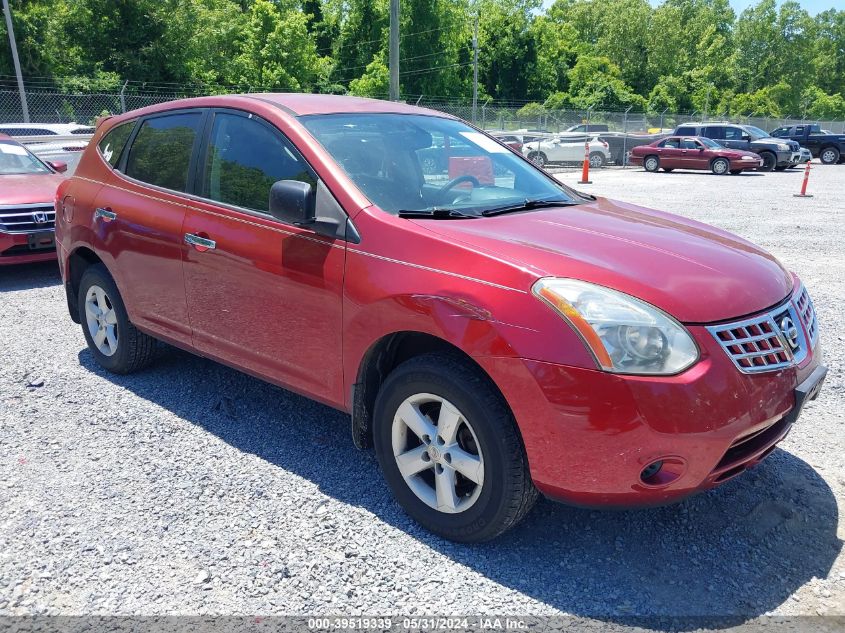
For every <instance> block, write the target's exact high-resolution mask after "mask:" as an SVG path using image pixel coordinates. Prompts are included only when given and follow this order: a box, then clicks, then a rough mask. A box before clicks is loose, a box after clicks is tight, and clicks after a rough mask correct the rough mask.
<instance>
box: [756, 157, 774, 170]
mask: <svg viewBox="0 0 845 633" xmlns="http://www.w3.org/2000/svg"><path fill="white" fill-rule="evenodd" d="M760 158H762V159H763V164H762V165H760V166H759V167H758V168H757V171H773V170H774V168H775V167H777V164H778V157H777V156H775V155H774V154H772V153H771V152H760Z"/></svg>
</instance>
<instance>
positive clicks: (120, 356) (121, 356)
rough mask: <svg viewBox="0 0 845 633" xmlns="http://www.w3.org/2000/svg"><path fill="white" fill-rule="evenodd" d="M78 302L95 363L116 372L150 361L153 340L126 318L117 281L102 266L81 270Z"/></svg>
mask: <svg viewBox="0 0 845 633" xmlns="http://www.w3.org/2000/svg"><path fill="white" fill-rule="evenodd" d="M78 305H79V321H80V323H82V332H83V334H84V335H85V341H86V342H87V343H88V348H89V349H90V350H91V354H92V355H93V356H94V360H96V361H97V363H98V364H99V365H101V366H102V367H104V368H105V369H108V370H109V371H112V372H114V373H116V374H129V373H132V372H134V371H137V370H139V369H142V368H144V367H146V366H147V365H149V364H150V362H151V361H152V359H153V356H154V354H155V345H156V341H155V339H154V338H152V337H151V336H148V335H147V334H144V333H143V332H141V331H140V330H138V329H137V328H136V327H135V326H134V325H132V323H131V321H129V317H128V315H127V313H126V307H125V306H124V305H123V299H122V298H121V296H120V293H119V292H118V290H117V285H115V283H114V280H113V279H112V278H111V275H109V273H108V271H107V270H106V268H105V267H104V266H102V265H100V264H97V265H95V266H91V267H89V268H87V269H86V270H85V272H84V273H83V275H82V279H81V280H80V283H79V298H78Z"/></svg>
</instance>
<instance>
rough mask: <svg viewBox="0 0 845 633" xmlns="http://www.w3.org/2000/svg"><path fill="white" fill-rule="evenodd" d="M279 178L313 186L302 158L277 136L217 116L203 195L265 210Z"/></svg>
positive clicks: (254, 124)
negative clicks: (271, 190)
mask: <svg viewBox="0 0 845 633" xmlns="http://www.w3.org/2000/svg"><path fill="white" fill-rule="evenodd" d="M278 180H300V181H302V182H307V183H310V184H312V185H316V183H317V179H316V177H315V175H314V173H313V172H312V171H311V168H310V167H309V166H308V164H307V163H306V162H305V160H304V159H303V158H302V157H301V156H300V155H299V152H297V151H296V149H294V147H293V145H292V144H291V143H290V141H288V140H287V139H286V138H285V137H284V136H282V134H281V133H279V132H276V131H274V130H273V129H271V128H270V127H269V126H268V125H265V124H264V123H261V122H259V121H256V120H255V119H250V118H247V117H245V116H241V115H237V114H216V115H215V116H214V125H213V126H212V128H211V138H210V139H209V142H208V151H207V152H206V158H205V170H204V175H203V183H202V195H203V197H205V198H209V199H211V200H216V201H218V202H224V203H226V204H232V205H235V206H238V207H244V208H246V209H253V210H255V211H263V212H266V211H268V209H269V200H270V187H272V186H273V183H274V182H276V181H278Z"/></svg>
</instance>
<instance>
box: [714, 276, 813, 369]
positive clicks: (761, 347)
mask: <svg viewBox="0 0 845 633" xmlns="http://www.w3.org/2000/svg"><path fill="white" fill-rule="evenodd" d="M802 297H806V299H803V300H802ZM801 307H803V311H802V309H801ZM799 314H800V315H801V316H800V317H799ZM810 323H812V327H811V326H810ZM802 324H803V327H802ZM805 328H806V331H807V332H808V333H809V334H810V344H809V345H808V344H807V337H806V336H805V334H804V332H805ZM707 329H708V330H709V331H710V333H711V334H712V335H713V337H714V338H715V339H716V340H717V341H718V342H719V345H721V346H722V349H724V350H725V353H726V354H727V355H728V356H729V357H730V359H731V360H732V361H733V363H734V365H736V366H737V368H738V369H739V370H740V371H741V372H743V373H746V374H753V373H758V372H762V371H772V370H775V369H782V368H784V367H789V366H791V365H797V364H799V363H801V362H802V361H803V360H804V358H806V356H807V352H808V351H809V348H812V347H815V343H816V340H817V339H818V333H817V327H816V325H815V313H814V311H813V308H812V302H810V296H809V294H807V290H806V289H805V288H804V287H803V286H801V288H800V289H799V290H798V292H797V293H796V294H795V299H794V301H793V300H790V301H788V302H787V303H785V304H783V305H781V306H779V307H777V308H775V309H774V310H771V311H769V312H767V313H765V314H761V315H759V316H756V317H753V318H751V319H745V320H743V321H736V322H734V323H724V324H721V325H711V326H708V327H707Z"/></svg>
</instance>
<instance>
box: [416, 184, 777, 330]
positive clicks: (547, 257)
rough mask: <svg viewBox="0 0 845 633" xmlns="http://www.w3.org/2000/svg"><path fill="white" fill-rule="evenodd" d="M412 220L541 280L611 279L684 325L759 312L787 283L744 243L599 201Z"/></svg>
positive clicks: (768, 259) (757, 251) (765, 256)
mask: <svg viewBox="0 0 845 633" xmlns="http://www.w3.org/2000/svg"><path fill="white" fill-rule="evenodd" d="M418 223H419V224H421V225H422V226H425V227H426V228H428V229H429V230H431V231H434V232H436V233H439V234H441V235H444V236H448V237H449V238H450V239H453V240H458V241H461V242H463V243H465V244H468V245H471V246H473V247H475V248H478V249H480V250H482V251H486V252H488V253H490V254H494V255H496V256H498V257H500V258H502V259H505V260H508V261H511V262H513V263H514V264H517V265H520V266H522V267H525V268H528V269H530V270H531V271H532V272H536V273H537V274H538V277H539V276H552V275H553V276H559V277H571V278H575V279H580V280H583V281H588V282H592V283H597V284H601V285H604V286H608V287H610V288H614V289H616V290H620V291H622V292H626V293H628V294H630V295H633V296H635V297H639V298H640V299H643V300H644V301H647V302H649V303H651V304H652V305H655V306H657V307H659V308H661V309H663V310H664V311H666V312H668V313H669V314H671V315H672V316H674V317H675V318H676V319H678V320H680V321H683V322H685V323H710V322H714V321H722V320H727V319H733V318H736V317H739V316H744V315H746V314H751V313H753V312H758V311H761V310H763V309H765V308H768V307H771V306H772V305H774V304H776V303H778V302H780V301H781V300H782V299H783V298H784V297H786V296H787V295H788V294H789V292H790V291H791V290H792V287H793V279H792V276H791V275H790V274H789V273H788V272H787V271H786V270H784V268H783V267H782V266H781V265H780V263H779V262H778V261H777V260H776V259H775V258H774V257H772V256H771V255H770V254H768V253H766V252H765V251H763V250H761V249H760V248H758V247H756V246H754V245H753V244H751V243H750V242H747V241H745V240H743V239H741V238H739V237H736V236H735V235H731V234H730V233H727V232H725V231H721V230H719V229H717V228H714V227H711V226H708V225H706V224H702V223H700V222H695V221H694V220H688V219H686V218H682V217H679V216H674V215H672V214H669V213H661V212H659V211H652V210H649V209H645V208H642V207H637V206H635V205H631V204H625V203H622V202H615V201H611V200H607V199H603V198H599V199H598V200H596V201H595V202H591V203H587V204H583V205H577V206H573V207H559V208H549V209H542V210H536V211H528V212H524V213H511V214H507V215H501V216H494V217H490V218H484V219H477V220H453V221H445V220H436V221H432V220H423V221H418Z"/></svg>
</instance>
